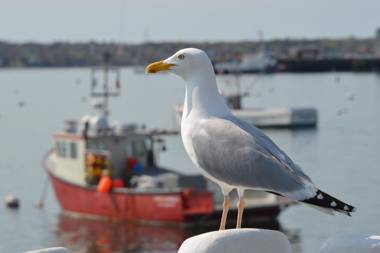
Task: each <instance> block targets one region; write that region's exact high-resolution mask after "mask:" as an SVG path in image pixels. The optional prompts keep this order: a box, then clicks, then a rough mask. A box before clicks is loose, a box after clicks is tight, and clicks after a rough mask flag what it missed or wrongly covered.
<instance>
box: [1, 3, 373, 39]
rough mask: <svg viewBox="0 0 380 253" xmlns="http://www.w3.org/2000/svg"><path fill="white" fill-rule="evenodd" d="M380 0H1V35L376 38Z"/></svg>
mask: <svg viewBox="0 0 380 253" xmlns="http://www.w3.org/2000/svg"><path fill="white" fill-rule="evenodd" d="M378 26H380V0H229V1H227V0H186V1H185V0H156V1H154V0H138V1H137V0H0V40H9V41H40V42H51V41H57V40H65V41H88V40H97V41H123V42H141V41H143V40H150V41H178V40H182V41H216V40H244V39H257V38H258V31H260V30H261V31H263V32H264V38H265V39H272V38H285V37H290V38H315V37H321V36H323V37H347V36H356V37H369V36H373V34H374V30H375V29H376V28H377V27H378Z"/></svg>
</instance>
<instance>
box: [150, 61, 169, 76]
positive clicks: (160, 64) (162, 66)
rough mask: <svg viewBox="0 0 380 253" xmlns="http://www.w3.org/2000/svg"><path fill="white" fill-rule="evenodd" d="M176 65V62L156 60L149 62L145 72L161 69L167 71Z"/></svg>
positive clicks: (151, 72) (154, 71)
mask: <svg viewBox="0 0 380 253" xmlns="http://www.w3.org/2000/svg"><path fill="white" fill-rule="evenodd" d="M172 66H175V64H170V63H164V61H156V62H153V63H151V64H149V65H148V66H147V67H146V68H145V72H146V73H149V74H153V73H157V72H160V71H166V70H170V67H172Z"/></svg>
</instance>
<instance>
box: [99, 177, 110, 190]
mask: <svg viewBox="0 0 380 253" xmlns="http://www.w3.org/2000/svg"><path fill="white" fill-rule="evenodd" d="M111 188H112V179H111V177H110V176H102V177H101V178H100V181H99V183H98V192H102V193H107V192H109V191H110V190H111Z"/></svg>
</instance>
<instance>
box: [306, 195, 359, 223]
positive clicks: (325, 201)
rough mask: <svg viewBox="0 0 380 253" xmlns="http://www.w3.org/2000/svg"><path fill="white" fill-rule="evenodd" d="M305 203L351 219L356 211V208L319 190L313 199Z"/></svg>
mask: <svg viewBox="0 0 380 253" xmlns="http://www.w3.org/2000/svg"><path fill="white" fill-rule="evenodd" d="M303 202H305V203H308V204H312V205H316V206H319V207H323V208H327V209H332V210H334V211H336V212H339V213H342V214H346V215H347V216H350V217H351V216H352V213H354V212H355V211H356V208H355V207H354V206H352V205H349V204H347V203H345V202H343V201H340V200H339V199H337V198H334V197H332V196H331V195H329V194H327V193H325V192H323V191H321V190H318V191H317V193H316V194H315V196H314V197H313V198H310V199H306V200H304V201H303Z"/></svg>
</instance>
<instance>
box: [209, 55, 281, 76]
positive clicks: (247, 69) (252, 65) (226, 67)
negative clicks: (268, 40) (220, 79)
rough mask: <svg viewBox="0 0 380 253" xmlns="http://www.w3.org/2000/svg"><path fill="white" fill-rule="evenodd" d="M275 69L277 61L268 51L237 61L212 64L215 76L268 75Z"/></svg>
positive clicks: (245, 56)
mask: <svg viewBox="0 0 380 253" xmlns="http://www.w3.org/2000/svg"><path fill="white" fill-rule="evenodd" d="M276 67H277V59H276V58H275V57H274V56H273V55H272V54H271V53H270V52H269V51H268V50H261V51H259V52H258V53H256V54H244V55H243V56H242V57H241V60H239V61H230V62H220V63H216V64H214V69H215V72H216V73H217V74H236V73H268V72H273V71H275V69H276Z"/></svg>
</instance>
